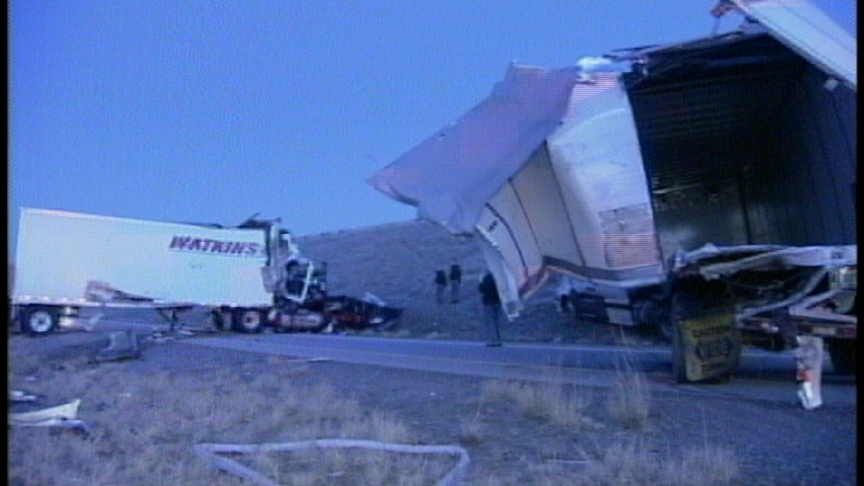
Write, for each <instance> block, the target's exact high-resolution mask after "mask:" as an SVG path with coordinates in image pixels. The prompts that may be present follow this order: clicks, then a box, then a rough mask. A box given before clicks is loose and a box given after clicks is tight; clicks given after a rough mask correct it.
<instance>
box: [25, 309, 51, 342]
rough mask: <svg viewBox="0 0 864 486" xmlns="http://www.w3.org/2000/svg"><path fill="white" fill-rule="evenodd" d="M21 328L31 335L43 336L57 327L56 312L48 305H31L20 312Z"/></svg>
mask: <svg viewBox="0 0 864 486" xmlns="http://www.w3.org/2000/svg"><path fill="white" fill-rule="evenodd" d="M22 314H23V318H22V320H21V329H22V330H23V331H24V332H25V333H27V334H29V335H31V336H45V335H47V334H49V333H51V331H53V330H54V328H55V327H57V320H58V317H59V315H58V312H57V310H55V309H52V308H50V307H33V308H28V309H24V311H23V312H22Z"/></svg>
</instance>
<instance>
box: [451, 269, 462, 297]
mask: <svg viewBox="0 0 864 486" xmlns="http://www.w3.org/2000/svg"><path fill="white" fill-rule="evenodd" d="M461 285H462V267H460V266H459V264H458V263H454V264H453V265H450V303H451V304H457V303H459V287H460V286H461Z"/></svg>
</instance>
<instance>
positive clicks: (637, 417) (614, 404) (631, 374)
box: [607, 351, 651, 430]
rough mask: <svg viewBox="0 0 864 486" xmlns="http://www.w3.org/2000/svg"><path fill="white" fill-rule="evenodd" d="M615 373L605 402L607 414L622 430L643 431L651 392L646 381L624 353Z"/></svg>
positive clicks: (649, 408)
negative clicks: (612, 384)
mask: <svg viewBox="0 0 864 486" xmlns="http://www.w3.org/2000/svg"><path fill="white" fill-rule="evenodd" d="M617 373H618V376H617V379H616V381H615V384H614V386H613V387H612V390H611V392H610V394H609V398H608V402H607V404H608V407H609V413H610V415H611V416H612V418H613V419H614V420H615V421H616V422H617V423H618V424H619V425H620V426H622V427H624V428H628V429H636V430H644V429H645V428H646V427H647V425H648V416H649V413H650V411H651V392H650V390H649V389H648V382H647V379H646V378H645V375H644V374H643V373H642V372H640V371H638V370H637V369H636V368H635V366H634V365H633V360H632V357H631V356H630V355H629V354H627V353H626V351H625V354H624V355H623V358H622V360H621V362H620V363H619V364H618V366H617Z"/></svg>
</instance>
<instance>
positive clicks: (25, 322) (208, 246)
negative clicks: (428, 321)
mask: <svg viewBox="0 0 864 486" xmlns="http://www.w3.org/2000/svg"><path fill="white" fill-rule="evenodd" d="M367 300H368V299H367ZM11 304H12V316H13V321H14V323H15V324H17V325H19V326H20V328H21V329H22V330H23V331H24V332H26V333H27V334H30V335H43V334H47V333H50V332H51V331H53V330H55V329H62V328H82V327H83V328H85V329H92V327H93V326H94V325H95V324H96V321H98V319H99V318H100V317H101V314H100V312H99V310H100V309H105V308H114V309H153V310H156V311H158V312H159V314H160V315H161V316H162V317H163V318H165V319H166V320H167V321H169V322H170V323H171V325H172V329H173V326H174V325H175V324H177V322H178V316H179V314H180V313H182V312H183V311H188V310H191V309H192V308H195V307H198V308H200V307H205V308H207V309H209V311H210V312H209V314H208V315H209V320H210V325H211V326H212V327H215V328H217V329H224V330H229V329H230V330H234V331H238V332H244V333H256V332H260V331H261V330H262V329H263V328H265V327H268V326H270V327H273V328H275V329H276V330H285V331H324V330H328V331H335V330H340V329H346V328H351V329H365V328H368V327H374V328H381V327H384V326H386V325H389V324H392V323H393V321H394V320H395V319H397V318H398V317H399V315H400V314H401V309H396V308H390V307H387V306H386V305H384V303H383V302H380V301H379V302H377V303H371V302H366V301H364V300H362V299H356V298H353V297H346V296H333V295H329V294H328V292H327V271H326V265H325V264H323V263H316V262H313V261H312V260H310V259H308V258H305V257H303V256H302V255H301V253H300V251H299V249H298V248H297V245H296V244H295V243H294V241H293V238H292V235H291V233H290V232H288V231H286V230H284V229H282V228H280V227H279V225H278V220H277V221H269V220H260V219H255V218H250V219H249V220H247V221H245V222H244V223H242V224H240V225H238V226H237V227H222V226H219V225H203V224H180V223H165V222H155V221H143V220H137V219H128V218H116V217H108V216H99V215H90V214H82V213H74V212H68V211H54V210H45V209H33V208H23V209H22V210H21V219H20V226H19V232H18V245H17V254H16V261H15V282H14V286H13V293H12V297H11ZM349 304H351V305H349ZM84 308H90V309H95V310H96V313H95V314H94V316H93V317H90V318H87V319H84V318H83V317H82V318H80V319H79V317H80V314H81V313H80V311H81V310H82V309H84ZM346 321H347V322H349V323H350V326H349V325H346V324H345V322H346Z"/></svg>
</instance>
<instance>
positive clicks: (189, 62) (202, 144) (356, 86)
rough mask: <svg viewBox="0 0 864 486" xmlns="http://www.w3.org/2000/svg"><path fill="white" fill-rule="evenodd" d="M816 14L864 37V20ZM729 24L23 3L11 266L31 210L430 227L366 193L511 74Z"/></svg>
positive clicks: (91, 1) (508, 10) (637, 7)
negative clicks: (22, 219) (861, 24)
mask: <svg viewBox="0 0 864 486" xmlns="http://www.w3.org/2000/svg"><path fill="white" fill-rule="evenodd" d="M811 3H814V4H816V5H819V6H820V7H821V8H823V10H825V11H826V13H828V14H829V15H830V16H832V17H833V18H835V20H837V22H838V23H839V24H840V25H841V26H842V27H844V28H846V29H847V30H848V31H850V32H853V33H854V32H855V26H856V21H857V17H856V11H855V2H854V0H811ZM714 5H715V1H714V0H468V1H466V0H434V1H433V0H280V1H277V0H247V1H242V2H241V1H234V2H231V1H224V0H214V1H205V0H185V1H176V0H148V1H144V2H142V1H138V0H63V1H60V0H12V2H11V7H10V10H9V17H8V19H9V20H8V22H9V27H10V37H9V39H10V44H9V45H10V57H9V69H10V74H9V80H10V96H9V100H10V108H9V122H10V123H9V126H10V129H9V130H10V131H9V169H10V173H9V189H10V200H9V202H10V204H9V206H8V207H9V209H8V215H7V216H8V223H9V225H10V232H9V238H10V249H12V248H14V238H15V237H16V233H17V231H16V228H17V219H18V208H19V207H35V208H46V209H62V210H70V211H80V212H88V213H95V214H105V215H112V216H122V217H131V218H141V219H152V220H158V221H178V222H179V221H194V222H208V223H210V222H213V223H220V224H226V225H232V224H237V223H240V222H241V221H242V220H244V219H245V218H247V217H248V216H251V215H252V214H254V213H259V212H260V213H261V215H262V216H265V217H282V220H283V224H284V225H285V226H286V227H287V228H289V229H291V230H292V231H294V232H295V233H296V234H299V235H307V234H317V233H323V232H329V231H336V230H340V229H348V228H357V227H364V226H371V225H377V224H383V223H389V222H395V221H405V220H409V219H412V218H414V215H415V213H414V210H413V208H411V207H409V206H405V205H402V204H399V203H397V202H395V201H392V200H390V199H388V198H387V197H385V196H384V195H382V194H380V193H378V192H377V191H375V190H374V189H372V188H371V186H368V185H366V184H365V183H364V181H365V179H366V178H367V177H369V176H370V175H371V174H373V173H374V172H375V171H376V170H378V169H380V168H381V167H383V166H384V165H386V164H387V163H389V162H391V161H392V160H393V159H395V158H396V157H398V156H400V155H401V154H403V153H404V152H406V151H408V150H409V149H410V148H412V147H413V146H414V145H416V144H418V143H419V142H421V141H422V140H423V139H424V138H426V137H427V136H429V135H431V134H432V133H433V132H434V131H436V130H438V129H439V128H441V127H442V126H444V125H446V124H447V123H450V122H451V121H452V120H454V119H455V118H457V117H458V116H460V115H461V114H462V113H464V112H465V111H467V110H468V109H470V108H471V107H472V106H474V105H475V104H476V103H477V102H479V101H480V100H481V99H482V98H484V97H485V96H486V95H487V94H488V93H489V91H490V90H491V88H492V86H493V85H494V83H496V82H497V81H499V80H500V79H501V77H502V76H503V74H504V71H505V70H506V68H507V65H508V63H509V62H510V61H511V60H515V61H517V62H518V63H521V64H530V65H538V66H546V67H563V66H569V65H572V64H573V63H574V62H575V61H576V60H577V59H578V58H580V57H582V56H586V55H601V54H603V53H604V52H607V51H609V50H611V49H615V48H622V47H633V46H640V45H647V44H656V43H669V42H674V41H678V40H688V39H693V38H698V37H703V36H706V35H708V34H709V33H710V32H711V31H712V29H713V28H714V26H715V20H714V18H713V17H711V16H710V15H709V11H710V9H711V8H712V7H713V6H714ZM738 22H739V17H737V16H727V17H725V18H723V19H722V20H721V22H720V30H729V29H731V28H734V27H735V26H736V25H737V24H738Z"/></svg>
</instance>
